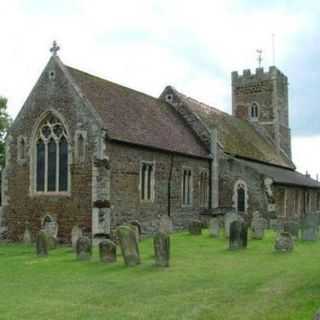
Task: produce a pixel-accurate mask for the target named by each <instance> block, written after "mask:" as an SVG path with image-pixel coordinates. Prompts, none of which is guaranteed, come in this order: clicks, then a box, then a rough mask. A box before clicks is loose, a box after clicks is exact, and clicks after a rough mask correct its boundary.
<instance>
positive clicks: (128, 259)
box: [117, 226, 140, 267]
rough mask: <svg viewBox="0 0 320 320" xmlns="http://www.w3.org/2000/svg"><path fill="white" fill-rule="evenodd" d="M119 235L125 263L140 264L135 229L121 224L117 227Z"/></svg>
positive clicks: (129, 264) (129, 265)
mask: <svg viewBox="0 0 320 320" xmlns="http://www.w3.org/2000/svg"><path fill="white" fill-rule="evenodd" d="M117 237H118V239H119V244H120V248H121V253H122V256H123V259H124V262H125V264H126V265H127V266H128V267H131V266H135V265H137V264H140V253H139V246H138V239H137V237H136V234H135V231H134V230H133V229H131V228H130V227H128V226H120V227H119V228H118V229H117Z"/></svg>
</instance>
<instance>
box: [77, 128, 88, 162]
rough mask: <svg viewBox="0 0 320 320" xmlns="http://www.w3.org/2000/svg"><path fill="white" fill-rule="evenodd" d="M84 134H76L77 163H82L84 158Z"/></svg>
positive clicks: (83, 132)
mask: <svg viewBox="0 0 320 320" xmlns="http://www.w3.org/2000/svg"><path fill="white" fill-rule="evenodd" d="M86 137H87V135H86V132H85V131H77V132H76V159H77V160H78V162H80V163H81V162H84V161H85V158H86Z"/></svg>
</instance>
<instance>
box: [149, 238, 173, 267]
mask: <svg viewBox="0 0 320 320" xmlns="http://www.w3.org/2000/svg"><path fill="white" fill-rule="evenodd" d="M153 247H154V253H155V263H156V266H158V267H169V261H170V236H169V234H167V233H162V232H158V233H157V234H156V235H155V236H154V238H153Z"/></svg>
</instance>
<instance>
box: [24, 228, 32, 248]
mask: <svg viewBox="0 0 320 320" xmlns="http://www.w3.org/2000/svg"><path fill="white" fill-rule="evenodd" d="M23 243H25V244H31V243H32V232H31V227H30V225H29V224H26V228H25V230H24V233H23Z"/></svg>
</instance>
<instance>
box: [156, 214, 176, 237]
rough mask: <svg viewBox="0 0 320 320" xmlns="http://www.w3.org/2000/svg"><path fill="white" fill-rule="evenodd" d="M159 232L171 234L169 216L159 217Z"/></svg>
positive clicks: (171, 228)
mask: <svg viewBox="0 0 320 320" xmlns="http://www.w3.org/2000/svg"><path fill="white" fill-rule="evenodd" d="M159 232H162V233H169V234H170V233H172V232H173V225H172V219H171V218H170V217H169V216H167V215H162V216H161V217H160V221H159Z"/></svg>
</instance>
